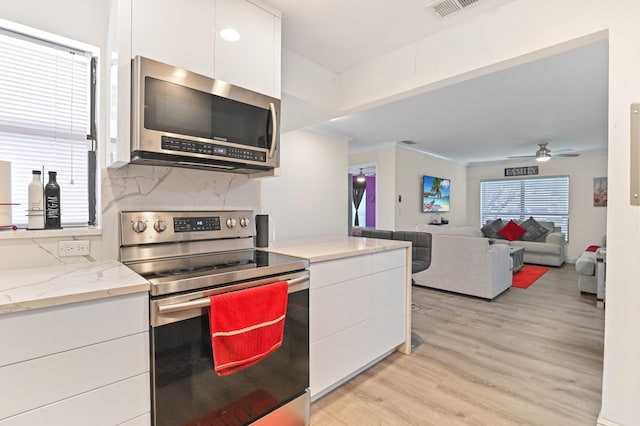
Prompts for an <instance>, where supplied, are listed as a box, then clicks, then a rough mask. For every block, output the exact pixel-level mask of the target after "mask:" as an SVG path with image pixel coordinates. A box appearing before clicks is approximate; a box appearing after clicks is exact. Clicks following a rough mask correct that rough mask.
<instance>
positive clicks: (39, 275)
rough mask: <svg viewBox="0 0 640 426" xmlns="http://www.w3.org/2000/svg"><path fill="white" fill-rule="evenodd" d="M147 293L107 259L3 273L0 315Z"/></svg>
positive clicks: (132, 274) (134, 278) (127, 271)
mask: <svg viewBox="0 0 640 426" xmlns="http://www.w3.org/2000/svg"><path fill="white" fill-rule="evenodd" d="M148 291H149V282H148V281H147V280H146V279H144V278H143V277H141V276H140V275H138V274H136V273H135V272H133V271H132V270H131V269H129V268H127V267H126V266H124V265H123V264H122V263H120V262H118V261H115V260H110V261H102V262H89V263H78V264H69V265H59V266H47V267H37V268H22V269H12V270H5V271H3V272H2V276H1V277H0V315H2V314H7V313H12V312H20V311H27V310H31V309H40V308H46V307H52V306H59V305H66V304H69V303H76V302H84V301H88V300H95V299H103V298H108V297H114V296H122V295H126V294H133V293H144V292H148Z"/></svg>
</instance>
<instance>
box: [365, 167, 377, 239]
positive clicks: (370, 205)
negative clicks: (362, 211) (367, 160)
mask: <svg viewBox="0 0 640 426" xmlns="http://www.w3.org/2000/svg"><path fill="white" fill-rule="evenodd" d="M365 194H367V195H366V197H365V198H366V202H367V220H366V221H365V225H366V227H367V228H375V227H376V177H375V176H367V192H365Z"/></svg>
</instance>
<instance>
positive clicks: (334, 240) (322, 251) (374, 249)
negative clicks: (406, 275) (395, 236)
mask: <svg viewBox="0 0 640 426" xmlns="http://www.w3.org/2000/svg"><path fill="white" fill-rule="evenodd" d="M406 247H411V243H410V242H408V241H397V240H381V239H375V238H362V237H316V238H304V239H299V240H284V241H274V242H271V243H269V247H260V248H259V249H260V250H264V251H270V252H273V253H279V254H284V255H289V256H295V257H301V258H304V259H308V260H309V262H311V263H317V262H325V261H328V260H335V259H343V258H347V257H353V256H362V255H365V254H369V253H379V252H384V251H389V250H396V249H402V248H406Z"/></svg>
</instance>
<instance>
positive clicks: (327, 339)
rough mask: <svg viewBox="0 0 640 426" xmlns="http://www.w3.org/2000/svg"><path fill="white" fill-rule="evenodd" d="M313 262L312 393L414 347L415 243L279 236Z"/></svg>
mask: <svg viewBox="0 0 640 426" xmlns="http://www.w3.org/2000/svg"><path fill="white" fill-rule="evenodd" d="M267 250H269V251H274V252H278V253H282V254H288V255H292V256H298V257H303V258H307V259H309V261H310V265H311V266H310V272H311V275H310V279H311V284H310V292H309V317H310V318H309V328H310V330H309V343H310V346H309V352H310V385H311V398H312V400H317V399H318V398H320V397H322V396H323V395H325V394H326V393H328V392H330V391H331V390H333V389H335V388H336V387H338V386H340V385H341V384H343V383H344V382H346V381H347V380H349V379H350V378H352V377H354V376H355V375H357V374H359V373H360V372H362V371H364V370H365V369H366V368H368V367H370V366H371V365H373V364H375V363H376V362H378V361H380V360H381V359H383V358H384V357H386V356H388V355H389V354H391V353H392V352H393V351H395V350H396V349H397V350H400V351H401V352H403V353H405V354H408V353H410V351H411V337H410V336H411V316H410V315H411V310H410V309H411V277H410V270H408V269H407V265H408V264H410V262H411V249H410V243H407V242H404V241H391V240H373V239H363V238H352V237H337V238H325V239H310V240H300V241H291V242H287V241H284V242H276V243H274V244H272V247H269V248H267Z"/></svg>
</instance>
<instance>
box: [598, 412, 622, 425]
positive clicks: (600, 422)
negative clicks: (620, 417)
mask: <svg viewBox="0 0 640 426" xmlns="http://www.w3.org/2000/svg"><path fill="white" fill-rule="evenodd" d="M596 426H622V425H619V424H618V423H616V422H612V421H611V420H607V419H605V418H603V417H602V415H600V414H598V422H597V423H596Z"/></svg>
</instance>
